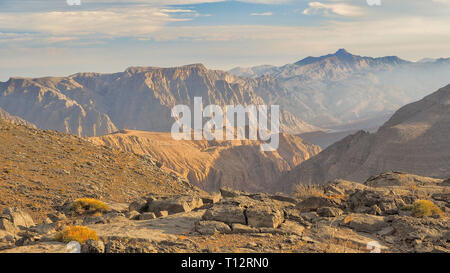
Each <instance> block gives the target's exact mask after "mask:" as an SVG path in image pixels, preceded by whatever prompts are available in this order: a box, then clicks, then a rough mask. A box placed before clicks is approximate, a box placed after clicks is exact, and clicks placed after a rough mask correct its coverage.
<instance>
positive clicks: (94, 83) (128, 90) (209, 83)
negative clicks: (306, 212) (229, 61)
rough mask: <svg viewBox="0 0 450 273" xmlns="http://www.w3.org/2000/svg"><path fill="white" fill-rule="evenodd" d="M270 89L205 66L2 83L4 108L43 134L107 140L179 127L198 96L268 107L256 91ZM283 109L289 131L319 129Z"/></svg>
mask: <svg viewBox="0 0 450 273" xmlns="http://www.w3.org/2000/svg"><path fill="white" fill-rule="evenodd" d="M266 89H269V90H273V89H274V87H273V86H272V85H270V84H269V85H268V84H266V83H265V82H263V81H260V80H255V79H241V78H238V77H235V76H233V75H231V74H228V73H226V72H223V71H215V70H208V69H206V68H205V67H204V66H203V65H201V64H195V65H187V66H182V67H174V68H155V67H131V68H128V69H127V70H125V71H124V72H121V73H114V74H99V73H79V74H75V75H72V76H69V77H58V78H57V77H48V78H37V79H28V78H11V79H9V80H8V81H7V82H0V95H1V96H0V107H3V108H4V109H5V110H6V111H8V112H9V113H11V114H13V115H17V116H20V117H22V118H24V119H26V120H28V121H30V122H33V123H34V124H36V125H37V126H38V127H39V128H41V129H52V130H58V131H61V132H67V133H72V134H75V135H78V136H101V135H105V134H108V133H112V132H115V131H117V129H118V128H119V129H137V130H146V131H162V132H168V131H170V128H171V126H172V124H173V122H174V120H173V118H172V117H171V109H172V107H173V106H175V105H177V104H184V105H188V106H190V107H191V109H192V106H193V99H194V97H196V96H199V97H202V98H203V104H204V105H209V104H216V105H219V106H225V105H229V104H232V105H235V104H242V105H244V106H246V105H249V104H265V101H264V100H263V99H262V98H261V97H260V96H258V95H257V94H256V90H261V92H263V91H262V90H266ZM265 92H267V91H265ZM281 110H282V111H283V113H282V114H281V129H282V130H283V131H285V132H290V133H301V132H307V131H312V130H316V129H317V128H316V127H314V126H312V125H309V124H307V123H305V122H303V121H301V120H299V119H298V118H296V117H295V116H293V115H292V114H290V113H288V112H286V111H284V109H283V108H282V109H281ZM191 111H192V110H191Z"/></svg>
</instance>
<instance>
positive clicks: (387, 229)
mask: <svg viewBox="0 0 450 273" xmlns="http://www.w3.org/2000/svg"><path fill="white" fill-rule="evenodd" d="M394 231H395V229H394V228H393V227H391V226H389V227H385V228H383V229H382V230H380V231H379V232H378V235H380V236H387V235H391V234H393V233H394Z"/></svg>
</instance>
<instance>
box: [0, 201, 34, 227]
mask: <svg viewBox="0 0 450 273" xmlns="http://www.w3.org/2000/svg"><path fill="white" fill-rule="evenodd" d="M34 225H35V224H34V221H33V218H31V216H30V215H29V214H28V213H26V212H24V211H22V210H21V209H19V208H17V207H9V208H6V209H5V210H3V213H2V215H0V229H3V230H6V231H8V230H10V229H27V228H30V227H32V226H34Z"/></svg>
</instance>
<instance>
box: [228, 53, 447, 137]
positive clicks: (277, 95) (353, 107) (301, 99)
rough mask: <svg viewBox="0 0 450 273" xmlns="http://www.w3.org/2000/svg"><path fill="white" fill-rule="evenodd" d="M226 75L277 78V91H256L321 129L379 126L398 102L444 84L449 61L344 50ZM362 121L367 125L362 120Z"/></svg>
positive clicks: (243, 69) (234, 70) (414, 99)
mask: <svg viewBox="0 0 450 273" xmlns="http://www.w3.org/2000/svg"><path fill="white" fill-rule="evenodd" d="M230 73H232V74H234V75H237V76H242V77H250V78H254V79H261V78H263V79H266V81H267V82H271V81H274V82H277V86H278V88H277V90H278V91H277V92H266V91H268V89H263V90H260V91H262V92H258V95H260V96H261V97H262V98H263V99H265V101H266V102H268V103H270V104H279V105H281V106H282V107H283V109H285V110H287V111H289V112H291V113H293V114H294V115H295V116H296V117H297V118H299V119H301V120H304V121H306V122H308V123H310V124H313V125H315V126H318V127H321V128H333V127H336V126H338V127H341V130H343V131H345V130H354V129H355V128H350V127H351V125H349V126H350V127H345V126H346V125H347V124H353V123H355V122H360V124H359V128H356V129H366V128H371V127H373V125H374V124H373V122H372V121H376V125H377V126H380V125H381V124H383V123H384V122H385V121H386V120H387V119H388V118H389V116H390V115H391V114H392V113H393V112H394V111H395V110H397V109H398V108H400V107H401V106H403V105H405V104H407V103H410V102H413V101H416V100H419V99H421V98H422V97H424V96H425V95H428V94H429V93H428V92H429V90H436V89H438V88H440V87H442V86H445V85H446V84H448V79H449V76H450V59H444V58H441V59H430V60H428V61H426V62H410V61H406V60H402V59H400V58H398V57H396V56H387V57H380V58H373V57H363V56H358V55H353V54H351V53H349V52H348V51H346V50H345V49H340V50H338V51H337V52H335V53H334V54H328V55H324V56H321V57H307V58H305V59H302V60H300V61H298V62H295V63H293V64H287V65H284V66H280V67H275V66H257V67H253V68H235V69H232V70H230ZM364 121H367V124H365V123H364Z"/></svg>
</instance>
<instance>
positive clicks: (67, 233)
mask: <svg viewBox="0 0 450 273" xmlns="http://www.w3.org/2000/svg"><path fill="white" fill-rule="evenodd" d="M55 239H56V240H57V241H60V242H64V243H69V242H72V241H77V242H79V243H80V244H82V243H84V242H86V241H87V240H89V239H92V240H98V237H97V232H95V230H92V229H90V228H88V227H84V226H68V227H66V228H65V229H64V230H63V231H61V232H59V233H58V234H57V235H56V237H55Z"/></svg>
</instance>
